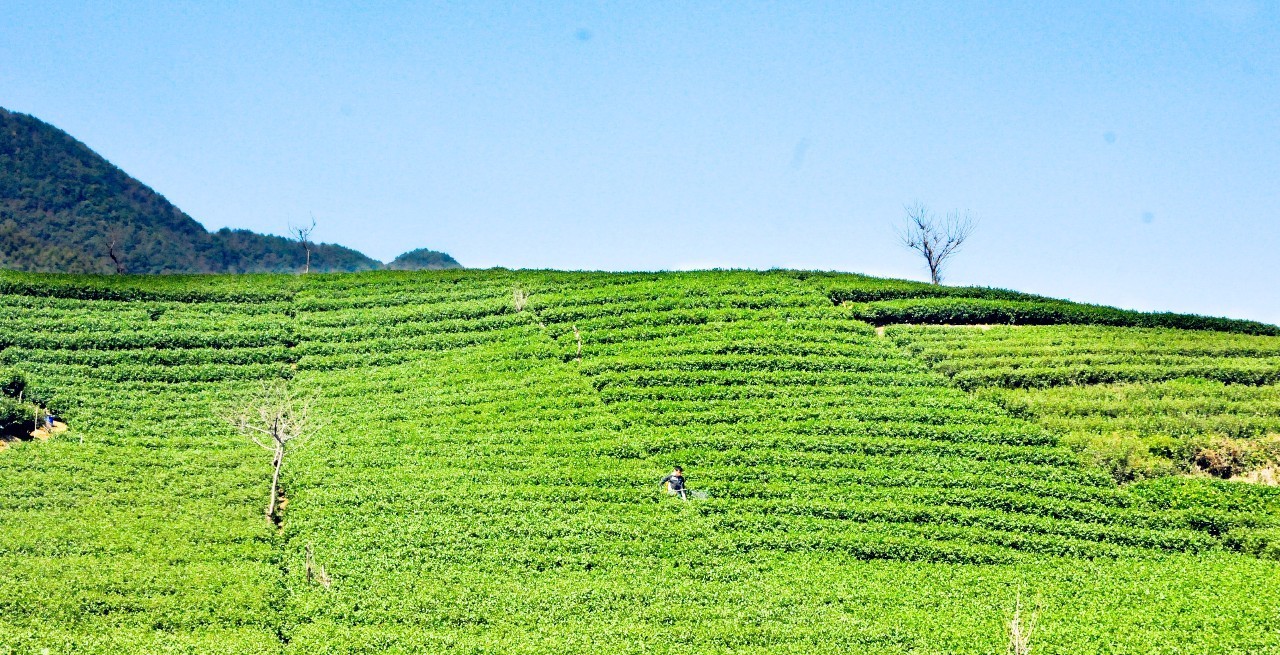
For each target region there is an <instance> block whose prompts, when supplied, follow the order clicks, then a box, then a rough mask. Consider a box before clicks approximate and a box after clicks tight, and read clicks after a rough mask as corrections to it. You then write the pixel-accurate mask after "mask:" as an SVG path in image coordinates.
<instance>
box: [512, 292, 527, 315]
mask: <svg viewBox="0 0 1280 655" xmlns="http://www.w3.org/2000/svg"><path fill="white" fill-rule="evenodd" d="M511 304H512V306H513V307H515V309H516V313H520V312H523V311H524V308H525V305H528V304H529V294H527V293H525V292H524V291H523V290H522V289H520V287H516V288H515V289H513V290H512V291H511Z"/></svg>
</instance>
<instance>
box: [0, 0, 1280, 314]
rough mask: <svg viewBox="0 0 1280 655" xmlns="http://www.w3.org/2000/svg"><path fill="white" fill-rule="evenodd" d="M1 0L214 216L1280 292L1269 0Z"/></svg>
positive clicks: (387, 253)
mask: <svg viewBox="0 0 1280 655" xmlns="http://www.w3.org/2000/svg"><path fill="white" fill-rule="evenodd" d="M372 4H375V5H376V9H368V8H362V7H359V6H358V5H357V3H305V4H303V3H298V4H291V3H261V4H235V3H229V2H228V3H221V2H220V3H204V2H201V3H139V4H133V3H129V2H112V3H79V4H73V3H59V2H40V3H35V2H31V3H27V2H21V1H17V0H7V1H6V2H4V3H3V4H2V5H0V106H3V107H6V108H9V109H13V110H17V111H22V112H27V113H31V114H34V115H36V116H38V117H40V118H42V119H44V120H46V121H48V122H51V123H53V124H54V125H57V126H58V127H61V128H63V129H65V130H67V131H68V132H70V133H71V134H72V135H74V136H75V137H77V138H79V139H80V140H82V141H84V142H85V143H86V144H88V145H89V146H90V147H92V148H94V149H95V150H97V151H98V152H100V153H101V154H103V155H105V156H106V157H107V158H108V159H110V160H111V161H113V162H114V163H116V164H117V165H119V166H120V167H122V168H123V169H125V170H126V171H128V172H129V173H131V174H133V175H134V176H136V177H138V178H139V179H141V180H142V181H143V182H145V183H147V184H149V185H151V186H152V187H153V188H155V189H156V190H157V191H159V192H161V193H162V194H164V195H165V196H166V197H168V198H169V199H170V200H172V201H173V202H174V203H176V204H177V205H178V206H179V207H181V208H182V209H184V210H185V211H186V212H188V213H189V214H191V215H192V216H193V217H195V218H196V219H197V220H199V221H201V222H202V223H204V224H205V225H206V226H207V227H209V228H211V229H216V228H219V227H222V226H232V227H246V228H251V229H255V230H259V231H265V232H274V233H282V232H283V231H284V230H285V229H286V227H287V225H288V224H289V223H291V222H292V223H298V222H302V221H305V220H307V219H308V216H310V215H313V214H314V216H315V217H316V220H317V221H318V223H319V228H318V230H317V233H316V234H317V237H318V238H321V239H322V240H325V241H333V242H339V243H342V244H345V245H349V246H351V247H354V248H357V249H360V250H362V251H364V252H366V253H367V254H369V255H371V256H374V257H377V258H380V259H383V260H389V259H391V258H392V257H394V256H395V255H396V254H398V253H400V252H402V251H404V250H408V249H411V248H416V247H424V246H425V247H431V248H436V249H441V250H445V251H447V252H449V253H451V254H453V255H454V256H456V257H457V258H458V259H459V260H461V261H462V262H463V263H464V264H467V265H469V266H478V267H487V266H508V267H551V268H572V269H579V268H589V269H609V270H632V269H647V270H652V269H672V268H700V267H713V266H721V267H751V268H768V267H774V266H785V267H804V268H820V269H837V270H847V271H858V272H865V273H871V274H877V275H888V276H894V277H911V278H916V279H922V278H924V277H925V276H926V274H925V271H924V269H923V267H922V266H921V265H920V264H919V262H918V261H916V259H914V258H913V257H912V255H911V254H910V253H908V252H906V251H903V250H902V249H901V248H900V247H898V246H897V245H896V244H895V241H894V234H893V225H894V223H895V221H898V220H900V219H901V218H902V215H903V211H902V207H903V205H905V204H908V203H913V202H923V203H926V204H928V205H929V206H931V207H933V208H934V209H935V210H937V211H939V212H945V211H947V210H950V209H967V210H969V211H971V212H972V213H973V214H974V215H976V216H977V217H979V219H980V221H981V224H980V227H979V230H978V232H977V234H976V235H975V237H974V238H973V240H972V242H971V245H970V246H969V247H968V248H967V249H966V250H965V251H964V252H962V253H961V254H960V255H959V256H958V257H957V259H956V260H955V263H954V265H953V267H952V270H951V274H950V276H949V281H950V282H953V283H966V284H984V285H992V286H1003V287H1011V288H1016V289H1020V290H1026V291H1033V292H1039V293H1046V294H1050V295H1055V296H1063V297H1069V298H1072V299H1076V300H1084V301H1091V302H1102V303H1107V304H1115V305H1121V306H1126V307H1135V308H1140V309H1170V310H1179V311H1193V312H1200V313H1210V314H1225V315H1231V316H1238V317H1247V318H1255V319H1261V320H1266V321H1270V322H1280V291H1278V290H1277V286H1280V272H1277V271H1278V270H1280V268H1278V264H1277V261H1276V260H1277V256H1278V253H1280V48H1277V47H1276V46H1275V44H1276V43H1280V7H1278V6H1277V5H1276V4H1275V3H1270V4H1268V3H1252V2H1248V1H1244V0H1241V1H1229V0H1228V1H1214V2H1201V1H1195V2H1159V3H1123V4H1122V3H1112V2H1102V3H1083V2H1063V3H1054V4H1049V3H1046V4H1042V5H1039V6H1034V7H1032V6H1030V3H1017V4H1014V3H1008V4H1004V3H983V4H979V3H936V4H909V3H908V4H903V3H884V4H869V3H851V2H832V3H822V2H807V3H798V2H797V3H754V2H741V1H736V2H724V3H710V2H705V3H698V2H694V3H690V2H670V3H667V2H662V3H657V2H654V3H648V2H646V3H625V4H623V3H617V4H614V3H557V2H537V3H524V4H518V5H516V4H506V3H481V2H476V3H465V4H464V3H458V4H444V3H431V4H428V3H419V2H403V3H398V2H380V3H372Z"/></svg>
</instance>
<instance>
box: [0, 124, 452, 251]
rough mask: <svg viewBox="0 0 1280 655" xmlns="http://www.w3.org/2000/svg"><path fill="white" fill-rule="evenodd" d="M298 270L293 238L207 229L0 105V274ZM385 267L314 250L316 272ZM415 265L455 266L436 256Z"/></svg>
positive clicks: (89, 153) (81, 148) (56, 133)
mask: <svg viewBox="0 0 1280 655" xmlns="http://www.w3.org/2000/svg"><path fill="white" fill-rule="evenodd" d="M113 254H114V255H115V259H113V257H112V255H113ZM409 254H412V253H407V254H406V255H409ZM411 259H412V261H419V260H421V258H417V259H413V258H411ZM305 264H306V251H305V250H304V249H303V248H302V246H301V245H300V244H298V243H297V242H296V241H293V240H291V239H286V238H284V237H279V236H271V235H263V234H257V233H254V232H250V231H248V230H231V229H225V228H224V229H222V230H219V231H217V232H212V233H210V232H209V231H208V230H206V229H205V228H204V226H202V225H201V224H200V223H198V222H196V221H195V219H193V218H191V217H190V216H188V215H186V214H185V213H183V212H182V211H181V210H179V209H178V208H177V207H175V206H174V205H173V204H172V203H170V202H169V201H168V200H165V198H164V197H163V196H161V195H160V194H158V193H156V192H155V191H153V190H152V189H150V188H149V187H147V186H146V185H144V184H142V183H141V182H139V181H138V180H136V179H134V178H132V177H130V176H129V175H128V174H126V173H125V172H124V171H122V170H120V169H119V168H117V167H116V166H114V165H112V164H111V163H110V162H108V161H107V160H106V159H104V158H103V157H102V156H100V155H98V154H97V153H95V152H94V151H93V150H91V149H89V147H88V146H86V145H84V144H83V143H80V142H79V141H77V140H75V139H74V138H72V137H71V136H70V135H69V134H67V133H66V132H63V131H62V130H59V129H58V128H56V127H54V126H52V125H49V124H48V123H45V122H43V121H41V120H39V119H37V118H35V117H32V116H28V115H26V114H20V113H16V112H11V111H7V110H5V109H3V108H0V268H7V269H12V270H19V271H34V272H61V273H112V272H128V273H249V272H294V271H299V270H302V268H303V267H304V265H305ZM382 267H383V265H382V263H381V262H379V261H377V260H375V259H372V258H369V257H367V256H365V255H363V254H361V253H359V252H357V251H355V250H352V249H350V248H346V247H343V246H340V245H336V244H327V243H320V244H314V245H313V246H312V253H311V270H313V271H319V272H324V271H365V270H375V269H380V268H382ZM412 267H413V264H412V263H406V264H402V265H400V266H399V268H412ZM420 267H422V268H456V267H460V265H459V264H458V263H457V262H456V261H454V260H453V258H452V257H449V256H448V255H443V257H442V258H440V259H438V260H433V261H427V262H423V263H422V265H421V266H420Z"/></svg>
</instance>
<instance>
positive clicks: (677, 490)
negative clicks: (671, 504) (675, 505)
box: [659, 466, 689, 500]
mask: <svg viewBox="0 0 1280 655" xmlns="http://www.w3.org/2000/svg"><path fill="white" fill-rule="evenodd" d="M659 484H661V485H663V486H664V487H666V489H667V493H669V494H671V495H673V496H679V497H680V500H689V497H688V496H687V495H685V490H684V469H682V468H680V467H679V466H677V467H675V468H673V469H671V474H670V475H668V476H667V477H665V478H662V482H661V483H659Z"/></svg>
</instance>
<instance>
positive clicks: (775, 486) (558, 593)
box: [0, 270, 1280, 653]
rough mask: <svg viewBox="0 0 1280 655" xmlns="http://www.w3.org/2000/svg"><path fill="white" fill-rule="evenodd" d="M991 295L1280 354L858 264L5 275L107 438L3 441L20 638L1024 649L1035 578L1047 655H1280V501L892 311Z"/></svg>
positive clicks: (6, 634) (12, 366) (1, 552)
mask: <svg viewBox="0 0 1280 655" xmlns="http://www.w3.org/2000/svg"><path fill="white" fill-rule="evenodd" d="M939 294H946V295H948V296H950V297H948V298H942V299H938V298H936V297H935V296H938V295H939ZM1014 296H1016V297H1014ZM961 301H965V302H971V303H974V304H973V305H972V307H979V308H983V307H985V308H986V309H984V310H983V311H985V312H986V314H984V315H983V316H984V318H985V319H989V318H990V317H991V315H992V312H991V311H990V310H991V307H992V306H993V305H991V303H997V304H998V303H1000V302H1005V303H1008V304H1007V305H1006V306H1005V308H1004V310H1003V311H1005V312H1006V315H1007V316H1013V317H1017V316H1024V315H1026V312H1028V311H1030V310H1029V308H1031V307H1032V306H1033V305H1043V304H1049V305H1052V307H1051V309H1053V311H1055V312H1058V313H1059V314H1060V315H1064V316H1069V317H1073V319H1074V320H1073V321H1072V322H1073V323H1076V324H1079V323H1081V322H1084V321H1083V319H1084V317H1086V316H1088V315H1094V316H1098V317H1101V318H1100V319H1099V320H1100V322H1105V323H1106V324H1108V325H1111V326H1115V325H1117V324H1125V323H1127V324H1129V325H1146V324H1148V323H1151V322H1153V321H1154V322H1159V323H1161V324H1163V325H1186V326H1195V327H1198V328H1209V329H1195V330H1190V329H1169V328H1165V329H1161V330H1153V329H1149V328H1134V327H1124V326H1121V327H1108V328H1107V329H1108V330H1116V331H1119V332H1118V333H1119V334H1123V335H1126V336H1125V338H1127V339H1130V340H1132V341H1133V342H1135V343H1142V344H1146V346H1147V347H1146V349H1145V350H1143V349H1141V348H1131V350H1132V351H1133V353H1134V354H1133V357H1135V358H1136V360H1135V361H1134V362H1132V368H1133V370H1138V369H1142V370H1152V367H1156V366H1166V367H1176V366H1180V365H1182V363H1181V362H1182V360H1177V361H1174V360H1169V361H1165V360H1160V361H1153V362H1146V363H1144V362H1143V361H1141V359H1142V357H1145V356H1147V355H1148V354H1151V356H1153V357H1166V355H1164V354H1161V353H1162V352H1163V351H1162V350H1161V348H1162V346H1161V344H1182V343H1183V342H1184V341H1187V340H1193V341H1194V340H1197V339H1199V340H1201V341H1197V343H1219V342H1218V341H1212V340H1214V339H1218V340H1225V341H1222V342H1221V343H1222V344H1223V345H1224V347H1226V346H1227V344H1231V345H1230V347H1232V348H1235V351H1234V352H1236V358H1237V359H1239V358H1252V359H1250V361H1251V362H1252V363H1251V364H1249V365H1248V366H1245V365H1243V364H1241V363H1240V362H1239V361H1234V360H1233V361H1232V362H1228V363H1225V364H1224V366H1223V370H1224V371H1239V370H1246V369H1247V370H1249V371H1251V372H1253V374H1254V377H1252V378H1250V379H1248V380H1241V381H1238V382H1236V384H1239V385H1240V386H1242V387H1244V386H1247V387H1248V388H1250V389H1254V390H1258V392H1259V393H1262V392H1267V393H1274V386H1273V384H1272V380H1271V378H1270V377H1268V376H1270V375H1272V374H1274V373H1275V372H1277V371H1280V363H1277V362H1276V361H1274V359H1272V358H1270V357H1269V356H1268V355H1267V354H1266V353H1267V352H1269V351H1267V349H1268V348H1272V347H1273V341H1274V340H1275V339H1277V337H1275V336H1269V333H1271V332H1272V331H1273V330H1274V328H1272V327H1271V326H1266V325H1262V324H1257V323H1250V322H1241V321H1230V320H1226V319H1206V318H1203V317H1187V316H1177V315H1150V314H1138V313H1133V312H1123V311H1120V310H1112V309H1107V308H1089V307H1087V306H1081V305H1073V304H1070V303H1060V301H1050V300H1048V299H1039V298H1034V297H1030V296H1021V295H1018V294H1011V292H1002V291H996V290H989V289H968V290H964V289H953V288H937V287H929V286H925V285H913V284H908V283H901V282H895V281H886V280H877V279H874V278H866V277H862V276H854V275H835V274H811V273H803V272H791V271H774V272H768V273H750V272H701V273H679V274H675V273H669V274H656V273H655V274H650V273H636V274H608V273H560V272H539V271H502V270H495V271H474V272H470V271H441V272H431V273H396V272H379V273H363V274H351V275H310V276H218V277H195V278H189V277H173V278H143V277H124V278H85V277H75V276H31V275H16V274H2V275H0V314H3V315H4V316H5V317H6V321H5V322H4V323H3V327H0V346H2V349H0V366H4V367H7V368H8V369H9V370H16V371H20V372H21V373H23V374H24V375H25V376H26V378H27V380H28V383H29V387H30V389H31V390H32V392H31V395H29V396H28V400H33V401H35V402H38V403H41V404H42V406H47V407H48V408H49V409H50V410H53V411H56V412H57V413H59V414H60V415H62V416H63V417H65V418H66V419H67V421H68V423H69V424H70V425H71V426H72V429H71V431H70V432H68V433H66V434H64V435H61V436H59V437H55V438H53V439H51V440H49V441H46V442H26V443H16V444H11V445H10V447H9V448H8V449H6V450H5V451H3V452H0V524H3V525H5V526H6V528H10V527H11V528H12V529H5V530H3V531H0V652H10V651H12V652H40V651H41V649H44V648H49V649H50V650H51V652H52V651H76V652H120V651H134V652H154V651H160V650H171V651H177V652H225V653H268V652H272V653H274V652H296V653H315V652H334V653H354V652H388V651H390V652H426V651H434V650H452V651H455V652H468V653H481V652H529V653H543V652H546V653H551V652H555V653H565V652H571V653H572V652H582V653H594V652H602V651H608V652H623V653H626V652H636V653H639V652H651V653H652V652H658V653H677V652H678V653H691V652H693V653H698V652H726V651H728V650H733V651H735V652H757V653H765V652H787V653H800V652H803V653H844V652H884V653H908V652H910V653H990V652H999V651H1000V650H1001V649H1003V648H1004V645H1005V641H1006V635H1005V632H1004V630H1005V622H1006V621H1007V620H1008V619H1009V616H1010V615H1011V613H1012V611H1013V608H1014V604H1015V599H1016V598H1019V597H1020V598H1021V599H1022V601H1023V602H1024V603H1027V604H1029V606H1033V607H1034V608H1036V609H1037V611H1038V613H1039V624H1040V628H1039V630H1038V632H1037V633H1036V634H1037V637H1036V652H1040V653H1079V652H1144V653H1145V652H1202V653H1218V652H1221V653H1232V652H1276V651H1277V650H1280V635H1277V633H1276V632H1275V630H1274V625H1275V622H1276V620H1277V619H1278V618H1280V617H1278V616H1277V610H1276V606H1275V604H1274V603H1273V602H1270V601H1269V599H1268V597H1267V595H1266V594H1259V593H1258V590H1259V589H1266V588H1273V587H1274V585H1275V584H1276V583H1277V582H1280V561H1277V558H1278V557H1280V548H1277V544H1278V543H1280V541H1278V540H1277V538H1278V537H1280V532H1278V531H1277V526H1280V496H1278V494H1277V490H1276V488H1274V487H1266V486H1261V485H1251V484H1241V483H1238V482H1228V481H1223V480H1218V479H1214V478H1212V477H1205V476H1202V477H1164V478H1158V479H1151V480H1147V481H1144V482H1140V483H1137V484H1128V485H1117V484H1116V482H1115V481H1114V479H1113V477H1112V476H1111V475H1109V473H1110V471H1108V470H1107V469H1106V468H1105V467H1098V466H1095V465H1093V463H1091V461H1090V460H1089V459H1088V458H1087V457H1085V456H1084V455H1083V454H1082V453H1081V452H1080V451H1079V450H1077V449H1075V448H1074V447H1073V445H1072V443H1070V442H1069V440H1065V439H1063V438H1062V436H1061V435H1060V434H1059V433H1058V432H1056V431H1055V430H1053V429H1047V428H1046V426H1045V424H1044V423H1042V422H1041V418H1042V417H1041V416H1040V415H1038V414H1035V413H1025V412H1016V411H1013V410H1011V409H1010V408H1011V407H1014V405H1012V404H1011V403H1009V402H1006V401H1005V400H1003V399H1002V398H996V397H992V396H989V395H987V392H986V391H984V389H986V387H985V386H984V387H982V388H977V387H974V386H973V385H971V384H969V383H968V382H962V381H960V380H958V379H957V378H959V377H960V376H961V375H962V374H964V371H987V370H992V371H994V370H999V369H997V368H994V367H993V366H992V365H990V364H985V363H982V362H984V361H985V360H980V359H977V358H975V357H969V356H968V355H967V353H969V352H971V351H973V350H974V347H973V346H971V345H970V344H969V341H968V340H967V339H969V338H971V336H972V335H969V333H967V332H964V333H957V334H955V336H954V338H953V337H952V336H951V335H952V334H953V333H951V332H945V333H942V334H940V335H937V338H934V337H932V336H930V337H929V340H926V339H925V338H924V337H925V336H929V335H928V334H924V335H917V334H916V333H914V332H911V331H910V330H908V329H907V328H897V327H890V328H888V329H887V330H885V331H883V334H882V333H881V332H880V331H877V329H876V327H875V326H874V325H872V324H871V323H868V322H866V321H865V320H864V318H865V317H867V316H868V315H871V314H874V315H875V316H876V317H878V318H880V319H886V320H884V321H877V322H884V323H885V324H887V325H892V324H893V317H892V316H891V315H890V312H891V311H901V312H903V313H906V312H912V313H913V314H912V315H913V316H916V315H919V314H921V313H922V312H924V311H925V310H922V309H919V308H920V307H925V308H926V309H927V310H928V311H930V312H934V313H935V314H936V313H937V312H941V311H944V309H940V308H949V309H945V311H946V312H947V322H956V321H955V320H954V319H955V318H956V317H957V314H956V309H955V308H956V307H957V303H958V302H961ZM841 303H852V304H841ZM892 303H896V304H892ZM911 303H915V304H914V305H911ZM1019 303H1021V304H1019ZM1054 303H1058V304H1054ZM908 305H910V307H908ZM904 307H908V308H907V309H904ZM913 308H914V309H913ZM966 311H970V310H966ZM1035 311H1040V310H1035ZM1019 312H1021V313H1019ZM1036 315H1038V316H1043V315H1044V314H1043V313H1040V314H1036ZM913 329H914V328H913ZM931 329H937V330H969V329H970V328H931ZM1011 329H1012V328H1011ZM1018 329H1022V328H1018ZM1036 329H1040V328H1036ZM1061 329H1065V330H1073V331H1074V332H1071V333H1070V335H1071V337H1072V338H1074V339H1077V343H1079V342H1080V340H1081V339H1085V338H1087V335H1086V336H1081V335H1082V334H1086V333H1083V332H1080V331H1081V330H1085V329H1094V328H1085V327H1080V326H1078V325H1071V326H1064V327H1062V328H1061ZM992 332H993V335H992V336H996V335H995V334H994V330H993V331H992ZM978 333H979V335H980V334H985V333H982V332H980V331H978ZM1242 333H1243V334H1246V335H1249V336H1247V337H1245V336H1239V335H1240V334H1242ZM1032 334H1033V335H1034V334H1035V333H1032ZM943 337H945V338H943ZM1108 338H1110V337H1108ZM952 340H954V341H955V342H956V343H957V346H956V348H955V350H954V352H955V355H956V357H953V358H951V359H950V360H948V359H947V358H946V357H943V356H941V355H938V354H937V352H938V349H939V348H946V347H947V346H946V345H945V344H947V343H951V342H952ZM1242 340H1243V341H1242ZM1245 341H1247V342H1248V344H1251V345H1250V346H1249V347H1250V348H1252V350H1248V349H1245V350H1242V349H1241V348H1240V344H1241V343H1244V342H1245ZM1033 345H1034V344H1033ZM1170 347H1174V346H1170ZM1176 347H1179V348H1181V347H1182V346H1176ZM1198 347H1201V348H1202V349H1203V347H1202V346H1198ZM1184 349H1185V348H1184ZM1250 353H1252V354H1250ZM962 356H963V357H962ZM1185 356H1191V355H1185ZM992 357H997V356H995V355H993V356H992ZM961 358H963V359H964V361H966V362H975V364H974V365H964V366H962V365H960V364H958V363H953V364H947V363H945V362H948V361H951V362H958V361H959V360H960V359H961ZM1008 359H1009V357H1006V358H1005V359H1000V360H998V361H1001V362H1006V361H1007V360H1008ZM1035 361H1036V362H1037V364H1036V370H1041V369H1046V367H1051V366H1059V365H1060V364H1061V363H1060V362H1057V361H1056V360H1055V361H1048V360H1045V359H1043V358H1041V359H1038V360H1035ZM979 364H980V365H979ZM1142 367H1146V368H1145V369H1143V368H1142ZM1112 370H1119V369H1117V368H1115V367H1113V369H1112ZM1169 370H1174V369H1169ZM1196 371H1198V372H1205V370H1204V369H1196ZM1209 372H1210V373H1211V372H1212V371H1209ZM971 375H972V376H974V377H973V379H981V380H1005V379H1013V378H1008V377H1007V376H1006V377H999V376H992V375H988V376H987V377H981V376H980V375H979V373H973V374H971ZM982 375H986V374H982ZM1040 375H1041V374H1037V376H1040ZM1043 375H1044V376H1046V378H1045V379H1048V378H1051V377H1052V376H1051V375H1050V374H1047V373H1046V374H1043ZM964 379H965V380H968V379H970V378H964ZM1028 379H1041V377H1031V378H1028ZM1053 379H1055V380H1058V381H1059V382H1058V383H1056V384H1057V385H1058V386H1057V387H1054V388H1064V389H1065V388H1068V387H1070V386H1071V385H1072V384H1075V382H1073V381H1072V380H1071V379H1070V378H1069V376H1058V377H1057V378H1053ZM270 381H274V382H277V383H279V382H281V381H283V382H284V383H286V384H288V385H289V387H290V388H291V389H293V390H294V391H296V392H297V393H300V394H303V395H305V396H307V397H311V398H314V405H313V407H312V411H313V414H314V415H315V417H316V419H317V424H318V425H321V426H322V428H321V429H320V430H319V431H318V432H317V433H316V434H315V435H314V436H313V437H312V438H311V439H309V440H308V441H307V442H305V444H304V445H303V447H302V448H300V449H298V450H297V451H295V452H294V453H293V454H291V455H290V459H288V460H287V462H286V465H285V468H284V475H283V482H282V488H283V492H284V500H285V501H287V502H286V503H285V505H284V509H283V511H282V513H281V515H280V518H281V521H280V523H279V525H276V524H274V523H271V522H268V521H266V520H265V519H264V517H263V505H264V504H265V503H266V501H267V495H268V486H269V483H270V476H271V463H270V454H269V453H266V452H264V451H262V450H261V449H259V448H258V447H257V446H255V445H253V444H252V443H251V442H250V441H248V440H247V439H246V438H245V437H243V436H240V435H237V434H236V433H235V431H234V430H233V429H232V427H231V426H230V425H229V424H228V423H227V422H226V421H225V420H224V419H223V417H224V416H225V415H226V414H227V413H228V412H231V411H234V410H235V409H236V408H238V407H240V406H242V405H243V404H244V403H245V402H248V400H247V399H248V398H250V397H251V396H252V395H253V394H254V393H255V391H256V390H257V389H260V388H261V385H262V384H263V382H270ZM1082 382H1083V383H1089V381H1082ZM984 384H985V383H984ZM1010 388H1012V387H1010ZM104 389H105V390H109V393H103V390H104ZM1268 390H1270V391H1268ZM1264 432H1265V430H1264ZM677 464H678V465H682V466H683V467H684V468H685V471H686V473H687V475H688V478H689V481H690V485H691V490H692V491H693V492H694V495H693V497H691V498H690V499H689V500H688V501H681V500H679V499H675V498H672V497H669V496H667V495H665V494H663V493H662V492H661V491H660V489H659V488H658V484H657V482H658V480H659V479H660V478H661V477H662V476H663V475H664V474H665V473H666V472H668V471H669V470H670V468H671V466H673V465H677ZM308 553H310V559H308ZM321 568H323V573H321V572H320V569H321ZM308 570H310V571H311V573H310V574H308ZM6 649H7V650H6Z"/></svg>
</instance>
